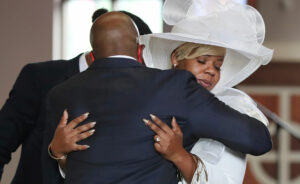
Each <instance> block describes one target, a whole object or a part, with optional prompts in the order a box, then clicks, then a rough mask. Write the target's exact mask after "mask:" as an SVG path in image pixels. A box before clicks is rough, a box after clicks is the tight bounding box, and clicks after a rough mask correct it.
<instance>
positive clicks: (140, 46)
mask: <svg viewBox="0 0 300 184" xmlns="http://www.w3.org/2000/svg"><path fill="white" fill-rule="evenodd" d="M144 48H145V45H138V61H139V62H140V63H141V64H145V62H144V58H143V50H144Z"/></svg>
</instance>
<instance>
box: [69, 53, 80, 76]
mask: <svg viewBox="0 0 300 184" xmlns="http://www.w3.org/2000/svg"><path fill="white" fill-rule="evenodd" d="M81 55H82V54H79V55H78V56H76V57H75V58H73V59H70V60H68V61H67V62H68V65H69V66H68V69H67V71H66V73H65V77H66V79H68V78H70V77H72V76H74V75H75V74H78V73H79V72H80V71H79V58H80V56H81Z"/></svg>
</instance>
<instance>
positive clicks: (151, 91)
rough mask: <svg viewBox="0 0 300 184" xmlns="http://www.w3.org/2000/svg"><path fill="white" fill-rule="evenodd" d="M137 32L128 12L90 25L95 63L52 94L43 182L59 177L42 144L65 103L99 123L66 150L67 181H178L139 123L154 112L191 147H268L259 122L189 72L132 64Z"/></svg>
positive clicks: (137, 183) (71, 114)
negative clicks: (214, 143)
mask: <svg viewBox="0 0 300 184" xmlns="http://www.w3.org/2000/svg"><path fill="white" fill-rule="evenodd" d="M137 36H138V31H137V29H136V26H135V25H134V23H133V21H132V20H131V19H130V18H129V17H128V16H126V15H125V14H123V13H120V12H110V13H106V14H104V15H102V16H101V17H99V18H98V19H97V20H96V21H95V22H94V24H93V26H92V28H91V45H92V48H93V53H94V56H95V58H96V60H95V62H94V63H93V64H92V65H91V67H90V68H89V69H88V70H86V71H85V72H82V73H81V74H79V75H77V76H75V77H73V78H71V79H70V80H68V81H66V82H65V83H63V84H61V85H59V86H57V87H56V88H54V89H53V90H52V91H51V92H50V94H49V98H48V106H47V109H48V111H47V125H48V127H47V128H46V130H47V132H46V134H45V139H44V145H45V146H44V155H43V163H44V164H43V166H44V168H43V173H44V179H45V182H46V183H53V184H54V183H59V182H62V180H61V179H60V176H59V172H58V167H57V163H56V161H55V160H54V159H52V158H50V157H49V156H48V154H47V147H48V145H49V143H50V141H51V139H52V137H53V134H54V132H55V129H56V126H57V123H56V122H59V119H60V115H61V114H62V113H63V111H64V109H68V112H69V119H74V118H75V117H77V116H79V115H80V114H83V113H86V112H88V113H89V116H88V118H87V119H86V120H85V121H84V122H83V124H86V123H89V122H96V126H95V130H96V131H95V132H94V135H93V136H91V137H89V138H87V139H85V140H82V141H80V142H79V143H80V144H84V145H90V146H91V147H90V148H89V149H87V150H85V151H81V152H72V153H70V154H69V155H68V158H67V167H66V180H65V183H72V184H82V183H89V184H94V183H101V184H104V183H113V184H115V183H118V184H123V183H124V184H125V183H128V184H141V183H142V184H175V183H177V177H176V168H175V167H174V165H173V164H172V163H170V162H169V161H167V160H165V159H163V157H162V156H160V155H159V154H158V153H157V152H156V151H155V149H154V147H153V137H154V132H152V131H151V130H149V129H148V127H147V126H145V125H144V123H143V122H142V119H143V118H145V117H148V116H149V114H151V113H152V114H156V115H158V116H159V117H160V118H162V119H163V120H164V121H165V122H167V123H168V124H170V120H171V117H172V116H175V117H177V120H178V122H179V125H180V126H181V128H182V130H183V132H184V146H185V148H186V149H188V150H189V149H190V148H191V147H192V146H193V144H194V143H195V142H196V141H197V140H198V139H199V138H200V137H208V138H212V139H215V140H218V141H220V142H222V143H224V144H225V145H227V146H229V147H230V148H232V149H234V150H237V151H240V152H243V153H250V154H255V155H259V154H262V153H265V152H266V151H269V150H270V148H271V142H270V135H269V132H268V130H267V128H266V127H265V126H264V125H263V124H262V123H260V122H259V121H257V120H256V119H254V118H250V117H248V116H247V115H243V114H240V113H239V112H237V111H235V110H233V109H231V108H229V107H228V106H226V105H225V104H224V103H222V102H220V101H218V100H217V99H216V98H215V97H214V96H213V95H212V94H211V93H209V92H208V91H207V90H206V89H205V88H203V87H202V86H200V85H198V84H197V82H196V80H195V78H194V77H193V75H192V74H191V73H189V72H187V71H182V70H166V71H161V70H158V69H150V68H147V67H145V66H143V65H142V64H140V63H139V62H137V60H139V58H138V53H139V51H138V49H139V48H140V47H138V44H137V43H136V38H137ZM100 40H101V42H100ZM215 127H219V128H218V129H216V128H215ZM228 127H230V128H228ZM236 129H238V130H239V133H237V132H236Z"/></svg>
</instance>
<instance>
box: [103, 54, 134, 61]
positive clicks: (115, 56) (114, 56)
mask: <svg viewBox="0 0 300 184" xmlns="http://www.w3.org/2000/svg"><path fill="white" fill-rule="evenodd" d="M108 58H127V59H134V60H136V59H135V58H133V57H131V56H127V55H113V56H108Z"/></svg>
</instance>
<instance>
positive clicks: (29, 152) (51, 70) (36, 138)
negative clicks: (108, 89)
mask: <svg viewBox="0 0 300 184" xmlns="http://www.w3.org/2000/svg"><path fill="white" fill-rule="evenodd" d="M78 72H79V56H77V57H76V58H74V59H71V60H69V61H67V60H58V61H48V62H41V63H34V64H28V65H26V66H25V67H24V68H23V69H22V71H21V73H20V75H19V76H18V78H17V80H16V82H15V84H14V86H13V89H12V90H11V92H10V94H9V98H8V99H7V101H6V103H5V104H4V106H3V107H2V109H1V111H0V168H3V166H4V164H6V163H8V162H9V161H10V159H11V153H12V152H14V151H16V149H17V148H18V147H19V146H20V145H22V153H21V158H20V161H19V165H18V169H17V172H16V174H15V177H14V179H13V182H12V183H26V184H29V183H30V184H35V183H36V184H40V183H42V177H41V147H42V137H43V135H42V134H43V125H44V110H43V109H44V108H43V104H44V101H45V97H46V94H47V93H48V92H49V90H50V89H51V88H53V87H54V86H55V85H57V84H59V83H61V82H63V81H65V80H66V79H67V78H69V77H70V76H73V75H74V74H76V73H78ZM0 174H2V172H1V173H0Z"/></svg>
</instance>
